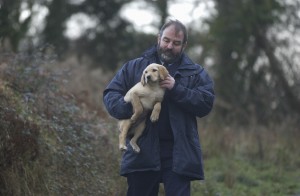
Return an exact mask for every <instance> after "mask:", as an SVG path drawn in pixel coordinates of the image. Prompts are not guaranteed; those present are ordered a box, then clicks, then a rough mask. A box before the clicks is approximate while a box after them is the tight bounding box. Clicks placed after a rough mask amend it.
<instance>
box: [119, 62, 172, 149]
mask: <svg viewBox="0 0 300 196" xmlns="http://www.w3.org/2000/svg"><path fill="white" fill-rule="evenodd" d="M168 75H169V72H168V70H167V69H166V68H165V67H164V66H162V65H159V64H155V63H152V64H150V65H148V66H147V67H146V69H145V70H144V71H143V74H142V78H141V81H140V82H139V83H137V84H136V85H135V86H133V87H132V88H131V89H130V90H129V91H128V92H127V93H126V95H125V97H124V100H125V102H131V104H132V107H133V112H134V113H133V115H132V116H131V119H124V120H120V121H119V129H120V135H119V148H120V150H122V151H126V150H127V147H126V137H127V135H133V137H132V138H131V140H130V145H131V146H132V148H133V150H134V152H136V153H139V152H140V148H139V146H138V145H137V143H136V142H137V140H138V138H139V137H140V136H141V135H142V133H143V130H144V128H145V126H146V116H147V114H148V112H150V111H151V110H152V113H151V116H150V120H151V122H155V121H157V120H158V117H159V113H160V110H161V102H162V100H163V97H164V93H165V89H163V88H161V87H160V85H159V82H160V81H162V80H164V79H165V78H166V77H167V76H168Z"/></svg>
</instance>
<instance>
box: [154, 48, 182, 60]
mask: <svg viewBox="0 0 300 196" xmlns="http://www.w3.org/2000/svg"><path fill="white" fill-rule="evenodd" d="M157 53H158V56H159V58H160V60H161V61H163V62H164V63H168V64H170V63H174V62H175V61H176V60H177V59H179V58H180V56H181V54H182V50H181V51H180V53H174V52H173V51H172V49H163V48H161V47H160V45H158V46H157Z"/></svg>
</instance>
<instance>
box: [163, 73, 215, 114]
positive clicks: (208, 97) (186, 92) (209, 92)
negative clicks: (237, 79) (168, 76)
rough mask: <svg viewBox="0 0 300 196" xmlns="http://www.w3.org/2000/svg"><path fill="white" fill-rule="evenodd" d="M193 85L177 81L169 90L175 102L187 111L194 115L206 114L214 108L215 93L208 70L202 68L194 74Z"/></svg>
mask: <svg viewBox="0 0 300 196" xmlns="http://www.w3.org/2000/svg"><path fill="white" fill-rule="evenodd" d="M192 83H193V85H192V87H191V88H190V87H187V85H186V84H182V83H180V82H178V83H177V82H176V83H175V86H174V87H173V89H172V90H170V91H169V93H170V95H171V96H170V97H172V100H173V102H174V103H175V104H176V105H177V106H179V107H180V108H182V109H183V110H184V111H185V112H188V113H190V114H192V115H195V116H198V117H203V116H206V115H207V114H208V113H209V112H210V111H211V110H212V108H213V103H214V98H215V93H214V89H213V87H214V84H213V81H212V79H211V78H210V76H209V75H208V74H207V72H206V71H205V70H204V69H203V68H202V69H200V71H199V73H198V74H196V75H195V76H194V81H193V82H192Z"/></svg>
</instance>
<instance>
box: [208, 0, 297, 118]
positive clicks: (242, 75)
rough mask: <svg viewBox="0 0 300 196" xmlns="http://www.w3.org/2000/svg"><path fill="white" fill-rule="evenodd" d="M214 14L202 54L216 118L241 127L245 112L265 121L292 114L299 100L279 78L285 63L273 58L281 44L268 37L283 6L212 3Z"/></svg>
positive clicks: (268, 1)
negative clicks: (210, 73)
mask: <svg viewBox="0 0 300 196" xmlns="http://www.w3.org/2000/svg"><path fill="white" fill-rule="evenodd" d="M216 10H217V13H216V15H215V16H213V17H212V18H210V19H209V20H208V24H209V27H210V30H209V32H208V34H207V36H208V38H209V39H208V41H206V42H205V49H204V50H205V52H206V54H207V56H210V57H212V58H213V60H214V72H215V78H214V79H215V82H216V92H217V94H218V98H219V99H218V100H217V103H221V104H219V105H217V106H221V107H217V109H218V110H219V112H220V115H221V116H222V118H223V119H224V116H226V119H227V120H229V121H231V120H237V119H238V120H240V122H241V123H247V122H249V118H248V116H249V114H250V115H254V116H256V117H258V119H259V121H260V123H267V122H268V121H269V120H278V119H281V118H283V116H286V115H287V114H290V115H297V113H298V111H299V103H300V100H299V98H297V96H296V95H297V94H296V91H295V92H293V91H292V90H291V89H292V85H288V82H287V81H289V80H293V79H292V78H288V76H285V75H284V70H285V69H286V67H287V66H288V63H286V62H285V61H284V60H283V58H282V57H281V58H279V57H278V56H275V55H273V54H274V53H276V51H277V50H281V49H282V47H283V46H284V45H283V43H282V42H279V41H278V39H277V38H276V37H271V36H272V31H271V30H272V28H274V26H280V25H282V22H281V17H283V16H286V13H287V12H288V11H287V7H286V6H285V5H283V4H282V3H280V2H279V1H273V0H264V1H237V0H227V1H216ZM289 25H293V24H292V23H291V24H289ZM276 36H278V35H277V34H276ZM289 47H291V48H292V47H293V46H289ZM276 49H277V50H276ZM294 82H295V83H296V82H297V79H295V80H294ZM294 86H295V87H296V86H297V85H294ZM245 106H246V107H245Z"/></svg>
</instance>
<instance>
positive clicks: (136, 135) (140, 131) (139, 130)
mask: <svg viewBox="0 0 300 196" xmlns="http://www.w3.org/2000/svg"><path fill="white" fill-rule="evenodd" d="M145 126H146V119H144V120H142V121H141V122H140V123H139V124H138V125H136V127H135V128H134V129H135V132H134V135H133V137H132V139H131V140H130V145H131V147H132V149H133V151H134V152H135V153H139V152H140V151H141V149H140V147H139V146H138V145H137V140H138V139H139V137H140V136H141V135H142V134H143V131H144V129H145Z"/></svg>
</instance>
